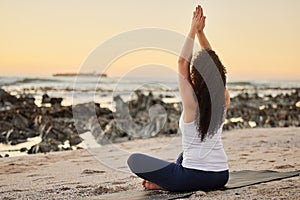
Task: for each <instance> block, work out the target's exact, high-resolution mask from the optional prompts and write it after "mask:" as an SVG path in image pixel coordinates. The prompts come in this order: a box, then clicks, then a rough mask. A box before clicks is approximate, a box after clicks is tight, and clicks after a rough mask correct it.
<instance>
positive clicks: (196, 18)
mask: <svg viewBox="0 0 300 200" xmlns="http://www.w3.org/2000/svg"><path fill="white" fill-rule="evenodd" d="M205 19H206V16H204V15H203V9H202V7H201V6H200V5H198V6H197V7H196V10H195V11H194V13H193V19H192V25H191V31H192V32H193V33H201V32H203V29H204V27H205Z"/></svg>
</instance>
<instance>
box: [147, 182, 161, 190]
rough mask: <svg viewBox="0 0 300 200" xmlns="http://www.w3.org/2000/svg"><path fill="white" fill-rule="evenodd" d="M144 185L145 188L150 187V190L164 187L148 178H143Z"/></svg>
mask: <svg viewBox="0 0 300 200" xmlns="http://www.w3.org/2000/svg"><path fill="white" fill-rule="evenodd" d="M142 185H143V187H144V188H145V189H148V190H162V188H161V187H160V186H158V185H156V184H155V183H152V182H150V181H147V180H143V182H142Z"/></svg>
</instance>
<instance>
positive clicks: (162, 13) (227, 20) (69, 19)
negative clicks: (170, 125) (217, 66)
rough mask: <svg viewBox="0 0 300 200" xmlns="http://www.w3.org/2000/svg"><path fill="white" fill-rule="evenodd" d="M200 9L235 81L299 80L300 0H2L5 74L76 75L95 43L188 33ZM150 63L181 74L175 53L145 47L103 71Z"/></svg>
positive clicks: (0, 53)
mask: <svg viewBox="0 0 300 200" xmlns="http://www.w3.org/2000/svg"><path fill="white" fill-rule="evenodd" d="M197 4H201V5H202V6H203V8H204V12H205V15H206V16H207V23H206V28H205V32H206V34H207V37H208V39H209V41H210V43H211V44H212V47H213V49H214V50H215V51H216V52H217V54H218V55H219V57H220V58H221V61H222V62H223V64H224V65H225V66H226V67H227V70H228V76H229V78H230V79H231V80H239V81H243V80H300V78H299V77H300V61H299V55H300V54H299V52H300V40H299V35H300V20H299V19H300V12H299V8H300V1H299V0H251V1H249V0H226V1H225V0H202V1H194V0H193V1H192V0H185V1H179V0H175V1H174V0H172V1H171V0H163V1H161V0H151V1H149V0H148V1H145V0H122V1H116V0H85V1H82V0H51V1H50V0H49V1H46V0H44V1H41V0H26V1H24V0H0V25H1V31H0V76H49V75H51V74H53V73H65V72H78V71H79V70H80V67H81V66H82V64H83V63H84V61H85V60H86V59H87V58H88V56H89V55H90V53H91V52H93V50H94V49H95V48H97V46H99V45H101V44H102V43H103V42H105V41H107V40H109V39H110V38H112V37H113V36H116V35H118V34H121V33H124V32H127V31H131V30H134V29H138V28H144V27H156V28H160V29H168V30H172V31H175V32H178V33H180V34H183V35H186V34H187V33H188V31H189V27H190V24H191V16H192V12H193V10H194V7H195V6H196V5H197ZM174 42H176V41H174ZM120 45H121V46H122V45H124V44H120ZM179 45H181V44H179ZM111 53H113V52H111ZM99 59H101V56H100V58H99ZM151 63H155V64H160V65H164V66H168V67H169V68H170V69H172V70H174V71H176V68H177V56H176V55H172V54H170V53H167V52H163V51H158V50H143V49H141V50H139V51H135V52H131V53H128V54H126V55H123V56H121V57H120V58H119V59H116V60H113V61H112V63H111V65H110V66H109V68H108V69H107V71H105V72H106V73H108V75H109V76H122V75H123V74H124V73H128V72H129V71H130V70H132V69H134V68H136V67H138V66H141V65H143V66H145V65H149V64H151ZM139 73H140V75H141V76H143V75H145V74H143V72H142V71H140V72H139ZM147 75H149V73H148V74H147ZM152 75H153V76H156V75H157V76H159V75H160V76H164V75H165V74H163V73H162V74H160V73H152V74H151V76H152Z"/></svg>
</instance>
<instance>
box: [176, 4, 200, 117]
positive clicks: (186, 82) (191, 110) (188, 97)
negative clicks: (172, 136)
mask: <svg viewBox="0 0 300 200" xmlns="http://www.w3.org/2000/svg"><path fill="white" fill-rule="evenodd" d="M201 23H203V12H202V8H201V7H200V6H198V7H197V8H196V11H195V12H194V14H193V20H192V25H191V29H190V31H189V34H188V36H187V38H186V41H185V44H184V46H183V49H182V52H181V55H180V57H179V59H178V72H179V77H178V84H179V92H180V96H181V99H182V105H183V109H184V111H185V114H184V121H185V122H190V121H193V120H194V119H195V114H196V109H197V105H198V103H197V100H196V99H195V97H194V90H193V87H192V81H191V77H190V62H191V58H192V54H193V47H194V41H195V37H196V34H197V32H198V31H199V29H200V28H201V26H203V25H202V24H201Z"/></svg>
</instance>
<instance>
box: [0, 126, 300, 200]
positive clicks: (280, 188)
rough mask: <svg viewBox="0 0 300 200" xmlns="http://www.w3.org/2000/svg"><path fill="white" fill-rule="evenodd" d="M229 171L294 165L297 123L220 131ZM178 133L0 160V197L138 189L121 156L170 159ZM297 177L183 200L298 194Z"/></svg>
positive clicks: (298, 160) (299, 134)
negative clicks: (135, 154) (143, 154)
mask: <svg viewBox="0 0 300 200" xmlns="http://www.w3.org/2000/svg"><path fill="white" fill-rule="evenodd" d="M223 143H224V146H225V150H226V152H227V155H228V159H229V166H230V170H231V171H237V170H245V169H249V170H265V169H269V170H276V171H293V170H300V128H274V129H244V130H233V131H229V132H224V133H223ZM180 151H181V146H180V137H179V136H177V137H162V138H151V139H140V140H134V141H128V142H124V143H120V144H117V145H109V146H105V147H102V148H97V149H88V150H76V151H65V152H53V153H48V154H36V155H27V156H19V157H9V158H1V159H0V163H1V164H0V166H1V167H0V199H90V198H95V199H96V198H97V197H101V195H104V194H107V193H115V192H120V191H128V190H133V191H134V190H143V188H142V187H141V185H140V182H141V179H139V178H137V177H136V176H134V175H133V174H131V173H130V172H129V171H128V169H127V167H126V159H127V157H128V155H129V154H130V153H132V152H143V153H148V154H150V155H155V156H157V157H160V158H163V159H167V160H169V161H174V160H175V159H176V156H177V155H178V154H179V153H180ZM299 191H300V176H299V177H294V178H288V179H285V180H281V181H273V182H269V183H263V184H259V185H254V186H248V187H244V188H240V189H234V190H227V191H213V192H201V191H199V192H196V194H194V195H192V196H191V197H190V198H189V199H199V198H201V199H300V193H299Z"/></svg>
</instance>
